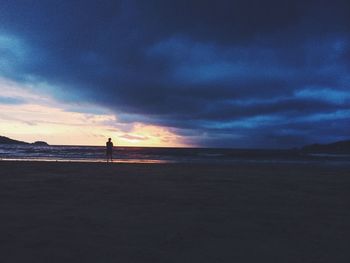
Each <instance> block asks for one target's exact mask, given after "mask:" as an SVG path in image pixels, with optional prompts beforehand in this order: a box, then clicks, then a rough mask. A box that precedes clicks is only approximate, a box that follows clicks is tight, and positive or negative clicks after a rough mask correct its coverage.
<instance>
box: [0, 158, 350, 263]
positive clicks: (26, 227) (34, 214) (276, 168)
mask: <svg viewBox="0 0 350 263" xmlns="http://www.w3.org/2000/svg"><path fill="white" fill-rule="evenodd" d="M349 167H350V166H346V165H343V166H335V165H327V164H322V165H321V164H319V165H316V164H253V163H252V164H244V165H243V164H236V165H226V166H225V165H220V166H219V165H209V164H208V165H203V164H186V165H184V164H109V165H107V164H106V163H69V162H66V163H63V162H62V163H59V162H58V163H56V162H6V161H0V215H1V216H0V233H1V234H0V249H1V251H0V262H2V263H8V262H11V263H12V262H16V263H18V262H35V263H41V262H43V263H44V262H45V263H46V262H65V263H68V262H101V263H104V262H113V263H114V262H230V263H231V262H238V263H239V262H291V263H292V262H293V263H296V262H318V263H320V262H337V263H338V262H344V263H345V262H349V260H350V252H349V250H348V247H349V243H350V209H349V207H350V206H349V200H350V173H349V171H350V169H349Z"/></svg>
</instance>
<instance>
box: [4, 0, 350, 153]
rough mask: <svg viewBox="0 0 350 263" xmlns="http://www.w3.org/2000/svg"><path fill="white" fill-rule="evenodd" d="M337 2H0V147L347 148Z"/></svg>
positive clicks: (344, 52) (342, 2)
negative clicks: (4, 141) (0, 139)
mask: <svg viewBox="0 0 350 263" xmlns="http://www.w3.org/2000/svg"><path fill="white" fill-rule="evenodd" d="M349 13H350V2H349V1H348V0H333V1H326V0H318V1H308V0H306V1H305V0H304V1H300V0H294V1H291V0H289V1H287V0H265V1H260V0H236V1H235V0H230V1H228V0H227V1H226V0H216V1H208V0H187V1H184V0H178V1H165V0H149V1H143V0H119V1H118V0H114V1H109V0H100V1H91V0H84V1H80V0H76V1H71V0H69V1H68V0H61V1H50V0H1V5H0V135H4V136H8V137H12V138H15V139H21V140H25V141H30V142H31V141H36V140H45V141H47V142H49V143H50V144H64V145H71V144H73V145H74V144H76V145H100V144H104V143H105V141H106V138H108V137H112V138H113V140H114V141H116V144H118V145H126V146H174V147H234V148H289V147H299V146H302V145H305V144H309V143H315V142H318V143H327V142H333V141H338V140H345V139H349V138H350V134H349V133H350V121H349V117H350V16H349V15H348V14H349Z"/></svg>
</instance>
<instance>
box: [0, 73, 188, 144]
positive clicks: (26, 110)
mask: <svg viewBox="0 0 350 263" xmlns="http://www.w3.org/2000/svg"><path fill="white" fill-rule="evenodd" d="M0 90H1V94H0V97H5V98H11V99H12V98H13V99H18V100H21V101H23V102H21V103H13V104H11V103H7V104H6V103H1V100H0V135H2V136H7V137H10V138H12V139H16V140H23V141H27V142H34V141H39V140H40V141H46V142H48V143H49V144H51V145H105V142H106V140H107V138H109V137H111V138H112V140H113V141H114V144H115V145H117V146H140V147H141V146H150V147H186V146H189V145H188V144H186V143H184V141H183V138H182V137H181V136H178V135H176V134H175V133H173V132H171V131H170V130H169V129H167V128H165V127H160V126H155V125H149V124H144V123H118V119H117V116H116V115H115V114H113V113H111V112H109V111H108V110H107V109H101V107H98V106H96V105H90V104H89V105H81V104H80V105H73V106H74V107H75V108H78V110H77V111H72V110H69V109H70V108H71V106H72V105H71V104H66V103H63V102H59V101H56V100H55V99H53V98H52V97H50V96H49V95H43V94H37V93H35V92H34V91H33V90H30V88H27V87H23V86H21V85H20V84H17V83H14V82H12V81H8V80H5V79H1V78H0ZM79 109H80V112H79ZM84 109H89V110H90V112H93V110H94V109H96V112H101V111H102V112H104V113H103V114H100V113H99V114H94V113H84Z"/></svg>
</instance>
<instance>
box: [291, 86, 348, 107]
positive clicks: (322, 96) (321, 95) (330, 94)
mask: <svg viewBox="0 0 350 263" xmlns="http://www.w3.org/2000/svg"><path fill="white" fill-rule="evenodd" d="M295 95H296V97H298V98H312V99H319V100H323V101H329V102H333V103H338V104H342V103H345V102H348V101H349V100H350V92H349V91H341V90H335V89H330V88H306V89H303V90H299V91H297V92H296V93H295Z"/></svg>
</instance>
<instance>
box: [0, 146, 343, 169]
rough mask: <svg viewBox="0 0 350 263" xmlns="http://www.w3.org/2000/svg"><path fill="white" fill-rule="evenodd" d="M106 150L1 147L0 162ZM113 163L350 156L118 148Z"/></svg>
mask: <svg viewBox="0 0 350 263" xmlns="http://www.w3.org/2000/svg"><path fill="white" fill-rule="evenodd" d="M105 157H106V155H105V147H102V146H101V147H98V146H48V147H38V146H32V145H0V160H28V161H29V160H30V161H82V162H105V161H106V160H105ZM114 161H115V162H126V163H237V162H297V163H307V162H325V161H327V162H333V163H346V164H350V155H337V154H309V153H304V152H302V151H299V150H264V149H248V150H247V149H215V148H153V147H115V149H114Z"/></svg>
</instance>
